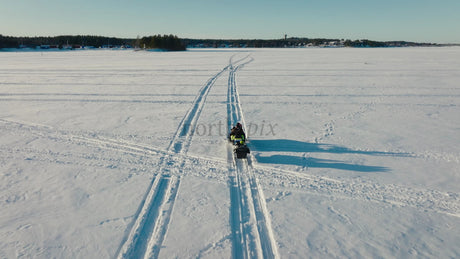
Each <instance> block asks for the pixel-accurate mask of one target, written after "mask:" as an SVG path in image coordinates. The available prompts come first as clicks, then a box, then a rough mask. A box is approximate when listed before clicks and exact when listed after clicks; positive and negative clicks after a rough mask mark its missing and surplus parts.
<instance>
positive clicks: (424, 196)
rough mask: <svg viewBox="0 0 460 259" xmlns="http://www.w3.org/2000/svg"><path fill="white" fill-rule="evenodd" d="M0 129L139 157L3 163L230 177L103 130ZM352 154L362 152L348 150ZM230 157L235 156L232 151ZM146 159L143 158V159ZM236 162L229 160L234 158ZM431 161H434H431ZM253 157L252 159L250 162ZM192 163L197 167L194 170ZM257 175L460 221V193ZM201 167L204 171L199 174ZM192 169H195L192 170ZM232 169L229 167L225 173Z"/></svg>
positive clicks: (188, 157)
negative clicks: (149, 167) (164, 160)
mask: <svg viewBox="0 0 460 259" xmlns="http://www.w3.org/2000/svg"><path fill="white" fill-rule="evenodd" d="M0 129H1V130H2V132H9V133H14V134H16V135H23V136H33V137H35V138H39V139H47V140H50V141H53V142H56V143H63V144H65V145H69V144H71V145H77V146H86V147H90V148H95V149H105V150H110V151H115V152H120V153H123V154H129V155H130V156H131V157H135V158H138V159H129V158H127V157H125V156H120V157H119V158H117V159H113V158H111V157H106V156H103V155H99V154H98V153H94V154H92V155H87V154H83V153H82V154H79V153H77V152H66V153H62V152H55V151H53V150H49V149H36V148H32V147H19V146H18V147H14V148H11V147H5V146H3V147H1V149H0V153H1V154H2V155H1V156H2V157H3V158H4V159H14V158H15V155H14V154H17V155H20V156H21V157H26V158H27V157H29V158H30V159H33V160H36V161H43V162H47V163H50V164H56V163H65V164H78V165H80V166H82V167H101V168H106V167H107V166H110V165H111V164H115V165H116V166H117V167H119V168H124V169H125V170H130V169H132V168H134V167H139V166H143V165H145V163H155V158H157V157H158V156H163V157H166V156H168V155H169V158H171V159H173V160H174V161H176V163H174V166H172V167H171V169H174V168H175V167H177V170H171V174H172V175H176V176H178V175H179V174H178V173H179V170H183V171H182V172H180V173H181V174H183V175H196V176H199V177H206V178H208V179H215V180H217V181H221V182H226V181H228V176H224V175H223V174H222V173H224V172H225V171H222V172H220V171H218V172H216V173H212V174H211V173H209V172H208V173H207V174H206V175H203V174H202V173H200V172H202V171H206V168H207V166H213V167H215V168H220V167H223V166H225V165H227V168H228V161H229V159H219V158H211V157H202V156H199V157H198V156H194V155H192V154H189V153H187V154H176V153H174V152H170V151H166V150H164V149H161V148H155V147H151V146H145V145H143V144H138V143H134V142H131V141H127V140H123V139H120V138H119V137H118V136H109V135H103V134H101V133H99V132H89V131H88V132H87V131H81V130H80V131H69V130H62V129H57V128H54V127H50V126H47V125H41V124H36V123H31V122H25V121H18V120H12V119H0ZM349 152H361V151H359V150H350V151H349ZM380 153H381V155H382V156H398V154H397V153H392V152H380ZM230 155H232V153H231V152H230ZM405 156H406V157H408V158H418V157H420V156H421V154H418V153H410V154H406V155H405ZM140 158H142V159H140ZM232 159H233V158H232V157H230V160H232ZM429 159H436V158H434V157H430V158H429ZM252 160H253V158H252V159H251V161H252ZM178 161H187V162H188V163H186V164H185V167H183V168H179V166H180V165H182V164H180V163H179V162H178ZM191 165H193V168H191V167H190V166H191ZM251 165H252V167H253V170H254V172H255V173H256V174H257V175H260V177H259V181H260V182H261V183H263V185H265V186H271V187H276V188H287V189H295V190H296V191H298V192H305V193H314V194H320V195H326V196H330V195H331V194H334V195H336V196H338V197H343V198H351V199H356V200H361V201H370V202H377V203H387V204H388V203H389V204H392V205H395V206H398V207H413V208H417V209H420V210H421V211H425V210H428V211H433V212H437V213H441V214H446V215H451V216H455V217H460V195H459V194H458V193H452V192H442V191H437V190H432V189H427V188H415V187H408V186H403V185H396V184H381V183H377V182H373V181H369V180H367V181H364V180H361V179H352V180H349V179H334V178H333V177H326V176H316V175H310V174H305V173H302V172H297V171H290V170H285V169H279V168H273V167H270V166H263V165H261V164H251ZM197 167H201V168H202V169H201V170H196V169H197ZM192 169H194V170H192ZM225 170H228V169H225Z"/></svg>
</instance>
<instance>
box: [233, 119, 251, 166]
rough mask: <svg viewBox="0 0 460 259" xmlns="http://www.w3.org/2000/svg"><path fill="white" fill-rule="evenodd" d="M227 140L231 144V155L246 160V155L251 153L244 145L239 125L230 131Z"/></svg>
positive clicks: (242, 132)
mask: <svg viewBox="0 0 460 259" xmlns="http://www.w3.org/2000/svg"><path fill="white" fill-rule="evenodd" d="M228 139H229V140H230V141H231V142H232V143H233V146H234V148H233V153H235V154H236V158H238V159H242V158H247V156H248V154H249V153H251V151H250V150H249V148H248V146H247V145H246V142H245V141H246V136H245V134H244V131H243V128H242V126H241V124H240V123H237V124H236V126H235V127H234V128H233V129H232V130H231V132H230V134H229V136H228Z"/></svg>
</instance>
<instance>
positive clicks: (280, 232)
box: [0, 47, 460, 258]
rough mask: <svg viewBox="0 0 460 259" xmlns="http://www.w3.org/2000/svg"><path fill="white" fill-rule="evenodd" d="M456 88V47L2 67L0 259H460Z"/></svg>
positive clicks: (14, 59) (153, 55)
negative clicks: (246, 150)
mask: <svg viewBox="0 0 460 259" xmlns="http://www.w3.org/2000/svg"><path fill="white" fill-rule="evenodd" d="M459 82H460V48H458V47H451V48H389V49H351V48H338V49H226V50H222V49H219V50H211V49H205V50H191V51H187V52H170V53H167V52H145V51H137V52H135V51H109V50H104V51H102V50H97V51H94V50H93V51H68V52H0V132H1V134H0V211H1V212H0V258H23V257H24V258H144V257H145V258H151V257H153V258H157V257H158V258H459V257H460V246H459V245H458V244H460V83H459ZM236 121H239V122H242V123H243V125H244V126H245V129H246V133H247V134H248V137H249V143H248V146H249V147H250V149H251V154H250V156H249V158H248V159H247V160H235V159H234V158H233V156H232V147H231V145H229V144H228V143H227V141H226V134H227V131H228V127H229V125H231V124H234V123H235V122H236Z"/></svg>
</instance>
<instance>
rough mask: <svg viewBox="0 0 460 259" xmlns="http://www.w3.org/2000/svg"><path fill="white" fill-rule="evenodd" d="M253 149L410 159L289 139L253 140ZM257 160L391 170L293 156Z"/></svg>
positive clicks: (405, 155)
mask: <svg viewBox="0 0 460 259" xmlns="http://www.w3.org/2000/svg"><path fill="white" fill-rule="evenodd" d="M250 143H251V147H252V149H253V150H254V151H259V152H299V153H332V154H361V155H370V156H393V157H408V156H410V154H407V153H395V152H381V151H363V150H353V149H350V148H346V147H342V146H337V145H331V144H318V143H309V142H302V141H297V140H289V139H272V140H251V142H250ZM255 157H256V159H257V161H258V162H259V163H267V164H285V165H295V166H301V167H312V168H332V169H340V170H349V171H357V172H387V171H389V168H387V167H382V166H367V165H359V164H350V163H346V162H343V161H337V160H329V159H318V158H312V157H303V156H302V157H300V156H292V155H272V156H261V155H260V154H257V155H256V156H255Z"/></svg>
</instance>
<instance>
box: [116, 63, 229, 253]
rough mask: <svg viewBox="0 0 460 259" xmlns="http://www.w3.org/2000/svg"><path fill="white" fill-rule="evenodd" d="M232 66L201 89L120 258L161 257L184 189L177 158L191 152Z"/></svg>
mask: <svg viewBox="0 0 460 259" xmlns="http://www.w3.org/2000/svg"><path fill="white" fill-rule="evenodd" d="M228 67H229V66H226V67H224V68H223V69H222V70H221V71H219V72H218V73H217V74H215V75H214V76H212V77H211V78H210V79H209V80H208V81H207V82H206V84H205V85H204V86H203V87H202V88H201V89H200V90H199V92H198V94H197V96H196V98H195V100H194V102H193V104H192V107H191V108H190V109H189V111H188V112H187V114H186V115H185V116H184V118H183V119H182V121H181V122H180V123H179V126H178V128H177V130H176V133H175V134H174V136H173V138H172V140H171V142H170V144H169V147H168V149H167V150H168V154H167V155H165V156H164V157H162V159H161V163H160V173H159V174H158V175H157V176H156V177H155V178H154V180H153V181H152V183H151V185H150V187H149V189H148V191H147V194H146V196H145V197H146V198H145V199H144V201H143V202H142V203H141V205H140V208H141V209H139V210H138V211H139V213H138V215H137V216H136V217H135V220H134V224H133V227H132V229H131V231H130V233H129V236H128V237H127V238H126V239H125V241H124V243H123V245H122V246H121V248H120V251H119V253H118V258H158V256H159V253H160V249H161V244H162V243H163V240H164V237H165V236H166V232H167V229H168V225H169V221H170V218H171V214H172V210H173V207H174V201H175V199H176V195H177V193H178V191H179V186H180V176H174V175H173V174H171V171H170V170H180V168H181V167H179V168H177V167H175V166H174V165H175V164H176V161H175V160H174V156H175V154H186V153H187V151H188V148H189V146H190V143H191V141H192V137H193V133H194V132H195V130H196V129H195V127H196V122H197V120H198V118H199V117H200V114H201V111H202V110H203V107H204V105H205V102H206V97H207V96H208V93H209V91H210V89H211V87H212V86H213V85H214V83H215V81H216V80H217V79H218V78H219V77H220V76H221V75H222V74H223V73H224V71H226V70H227V69H228ZM185 160H186V158H185V157H184V156H182V161H180V162H179V164H180V165H183V164H184V163H185ZM176 175H177V174H176Z"/></svg>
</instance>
